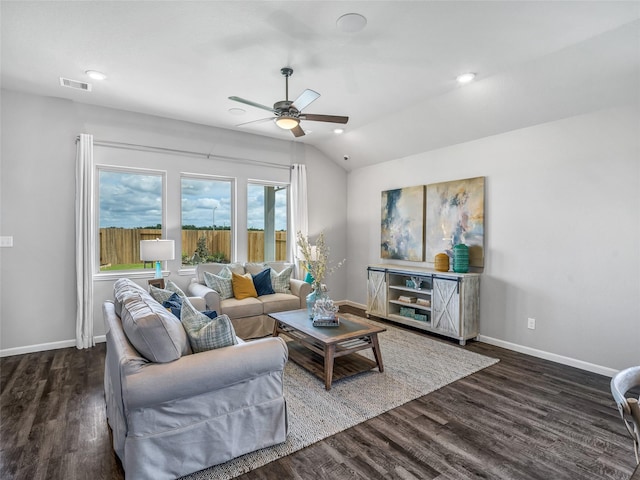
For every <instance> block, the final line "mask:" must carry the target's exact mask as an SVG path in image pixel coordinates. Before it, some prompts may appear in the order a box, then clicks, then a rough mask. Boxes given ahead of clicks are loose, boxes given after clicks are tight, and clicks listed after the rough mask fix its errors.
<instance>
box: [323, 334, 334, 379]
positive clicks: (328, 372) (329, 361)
mask: <svg viewBox="0 0 640 480" xmlns="http://www.w3.org/2000/svg"><path fill="white" fill-rule="evenodd" d="M335 353H336V346H335V345H334V344H332V345H327V346H326V348H325V351H324V388H325V389H326V390H331V382H332V380H333V356H334V355H335Z"/></svg>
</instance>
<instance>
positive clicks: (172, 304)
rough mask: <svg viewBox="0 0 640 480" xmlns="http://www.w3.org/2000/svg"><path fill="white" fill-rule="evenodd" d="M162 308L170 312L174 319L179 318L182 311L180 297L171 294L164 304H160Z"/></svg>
mask: <svg viewBox="0 0 640 480" xmlns="http://www.w3.org/2000/svg"><path fill="white" fill-rule="evenodd" d="M162 306H163V307H164V308H168V309H169V310H171V313H173V314H174V315H175V316H176V317H178V318H180V311H181V310H182V297H181V296H180V295H178V294H177V293H174V294H172V295H171V296H170V297H169V298H167V299H166V300H165V301H164V302H162Z"/></svg>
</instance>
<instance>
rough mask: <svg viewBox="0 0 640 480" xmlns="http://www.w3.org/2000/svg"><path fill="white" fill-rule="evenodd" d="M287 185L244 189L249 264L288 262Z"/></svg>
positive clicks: (269, 185) (265, 185)
mask: <svg viewBox="0 0 640 480" xmlns="http://www.w3.org/2000/svg"><path fill="white" fill-rule="evenodd" d="M288 193H289V188H288V187H287V186H286V185H273V184H259V183H249V184H248V186H247V230H248V232H247V234H248V239H247V245H248V252H247V259H248V261H249V262H268V261H273V260H276V261H284V260H286V259H287V222H288V217H287V212H288V208H287V204H288V199H289V194H288Z"/></svg>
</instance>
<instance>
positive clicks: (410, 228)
mask: <svg viewBox="0 0 640 480" xmlns="http://www.w3.org/2000/svg"><path fill="white" fill-rule="evenodd" d="M380 230H381V237H380V257H382V258H392V259H397V260H409V261H413V262H422V261H424V185H420V186H418V187H407V188H399V189H396V190H387V191H385V192H382V220H381V222H380Z"/></svg>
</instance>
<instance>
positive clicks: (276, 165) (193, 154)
mask: <svg viewBox="0 0 640 480" xmlns="http://www.w3.org/2000/svg"><path fill="white" fill-rule="evenodd" d="M78 140H80V137H76V143H77V142H78ZM93 144H94V145H96V146H99V147H109V148H120V149H123V150H138V151H143V152H156V153H166V154H173V155H187V156H190V157H201V158H207V159H210V158H215V159H216V160H222V161H223V162H235V163H244V164H248V165H260V166H265V167H272V168H283V169H286V170H290V169H291V168H293V167H292V166H291V165H282V164H280V163H273V162H265V161H262V160H252V159H249V158H242V157H232V156H229V155H216V154H212V153H202V152H192V151H189V150H178V149H175V148H166V147H154V146H151V145H139V144H136V143H123V142H112V141H108V140H94V141H93Z"/></svg>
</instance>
